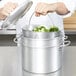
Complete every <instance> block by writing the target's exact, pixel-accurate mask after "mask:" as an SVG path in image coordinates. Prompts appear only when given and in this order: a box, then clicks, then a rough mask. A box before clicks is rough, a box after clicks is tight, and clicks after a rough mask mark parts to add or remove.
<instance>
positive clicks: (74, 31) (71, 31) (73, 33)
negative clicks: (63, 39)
mask: <svg viewBox="0 0 76 76" xmlns="http://www.w3.org/2000/svg"><path fill="white" fill-rule="evenodd" d="M65 34H69V35H76V30H65Z"/></svg>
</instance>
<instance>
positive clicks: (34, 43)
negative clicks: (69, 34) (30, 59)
mask: <svg viewBox="0 0 76 76" xmlns="http://www.w3.org/2000/svg"><path fill="white" fill-rule="evenodd" d="M23 44H24V46H25V47H30V48H45V49H46V48H53V47H60V46H61V45H63V39H62V38H59V37H56V38H53V39H32V38H26V37H24V42H23Z"/></svg>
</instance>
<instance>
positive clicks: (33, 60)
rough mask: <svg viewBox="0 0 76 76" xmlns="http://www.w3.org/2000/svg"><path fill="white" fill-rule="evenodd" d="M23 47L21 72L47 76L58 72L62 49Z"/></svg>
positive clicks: (60, 64)
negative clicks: (45, 75) (46, 75)
mask: <svg viewBox="0 0 76 76" xmlns="http://www.w3.org/2000/svg"><path fill="white" fill-rule="evenodd" d="M23 46H24V50H23V53H22V54H23V55H22V56H23V70H24V71H27V72H31V73H36V74H37V73H38V74H47V73H52V72H55V71H57V70H59V69H60V68H61V66H62V49H63V47H57V46H56V47H40V48H36V47H29V46H25V45H23Z"/></svg>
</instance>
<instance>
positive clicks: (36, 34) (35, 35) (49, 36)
mask: <svg viewBox="0 0 76 76" xmlns="http://www.w3.org/2000/svg"><path fill="white" fill-rule="evenodd" d="M22 31H23V36H24V37H27V38H33V39H53V38H55V37H63V34H62V32H61V31H58V32H33V31H30V30H26V29H25V28H23V29H22Z"/></svg>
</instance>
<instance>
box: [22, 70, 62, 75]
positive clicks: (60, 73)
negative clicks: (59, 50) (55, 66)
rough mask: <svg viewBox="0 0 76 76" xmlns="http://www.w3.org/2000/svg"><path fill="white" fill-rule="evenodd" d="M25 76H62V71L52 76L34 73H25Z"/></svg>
mask: <svg viewBox="0 0 76 76" xmlns="http://www.w3.org/2000/svg"><path fill="white" fill-rule="evenodd" d="M23 76H62V71H61V69H60V70H58V71H57V72H55V73H51V74H34V73H29V72H27V71H23Z"/></svg>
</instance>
